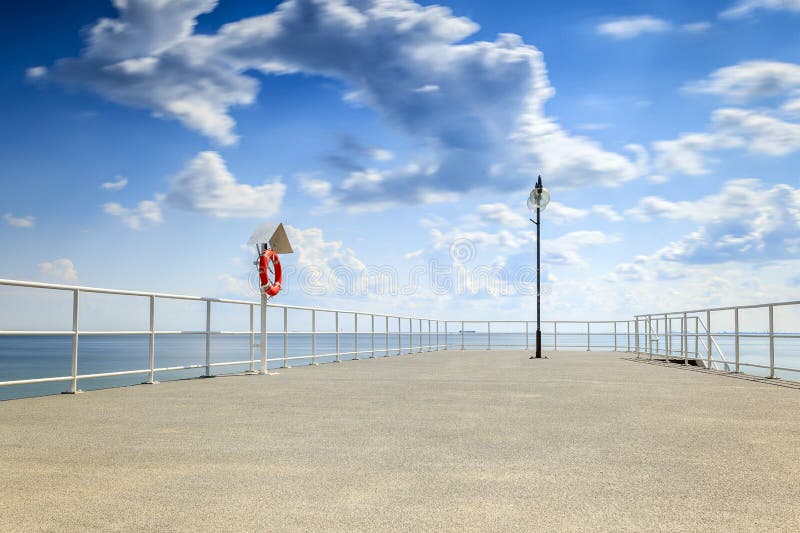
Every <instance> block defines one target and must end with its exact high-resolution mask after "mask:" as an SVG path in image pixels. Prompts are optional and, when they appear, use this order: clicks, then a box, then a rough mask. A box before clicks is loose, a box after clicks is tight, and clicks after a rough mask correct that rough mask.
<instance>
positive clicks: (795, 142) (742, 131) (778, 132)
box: [712, 109, 800, 156]
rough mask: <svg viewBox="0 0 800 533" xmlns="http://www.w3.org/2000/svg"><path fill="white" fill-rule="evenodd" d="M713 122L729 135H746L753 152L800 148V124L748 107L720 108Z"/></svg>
mask: <svg viewBox="0 0 800 533" xmlns="http://www.w3.org/2000/svg"><path fill="white" fill-rule="evenodd" d="M712 122H713V124H714V125H715V127H716V128H717V129H719V130H720V131H722V132H724V133H725V134H726V135H730V136H738V137H740V138H743V139H744V140H745V142H746V145H747V148H748V150H750V151H751V152H753V153H757V154H763V155H771V156H782V155H786V154H789V153H791V152H795V151H797V150H800V124H795V123H791V122H786V121H783V120H781V119H778V118H775V117H771V116H769V115H765V114H762V113H759V112H757V111H750V110H745V109H718V110H717V111H715V112H714V113H713V115H712Z"/></svg>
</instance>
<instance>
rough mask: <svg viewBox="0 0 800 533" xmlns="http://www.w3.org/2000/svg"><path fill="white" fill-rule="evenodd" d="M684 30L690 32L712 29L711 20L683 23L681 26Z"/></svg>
mask: <svg viewBox="0 0 800 533" xmlns="http://www.w3.org/2000/svg"><path fill="white" fill-rule="evenodd" d="M681 29H682V30H683V31H688V32H690V33H702V32H704V31H708V30H709V29H711V23H710V22H690V23H689V24H683V25H682V26H681Z"/></svg>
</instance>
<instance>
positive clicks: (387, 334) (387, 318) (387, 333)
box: [385, 315, 391, 357]
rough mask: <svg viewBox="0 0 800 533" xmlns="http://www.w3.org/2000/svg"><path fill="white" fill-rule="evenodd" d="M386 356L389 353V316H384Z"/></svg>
mask: <svg viewBox="0 0 800 533" xmlns="http://www.w3.org/2000/svg"><path fill="white" fill-rule="evenodd" d="M385 334H386V356H387V357H389V356H390V355H391V354H390V353H389V316H388V315H387V316H386V331H385Z"/></svg>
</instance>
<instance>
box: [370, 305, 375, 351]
mask: <svg viewBox="0 0 800 533" xmlns="http://www.w3.org/2000/svg"><path fill="white" fill-rule="evenodd" d="M369 317H370V322H371V323H372V331H371V333H370V338H371V339H372V355H370V356H369V357H370V359H375V315H374V314H371V315H369Z"/></svg>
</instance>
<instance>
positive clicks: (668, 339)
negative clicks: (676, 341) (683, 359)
mask: <svg viewBox="0 0 800 533" xmlns="http://www.w3.org/2000/svg"><path fill="white" fill-rule="evenodd" d="M664 352H665V353H666V354H667V361H669V356H670V355H672V319H671V318H668V317H667V315H664Z"/></svg>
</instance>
